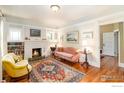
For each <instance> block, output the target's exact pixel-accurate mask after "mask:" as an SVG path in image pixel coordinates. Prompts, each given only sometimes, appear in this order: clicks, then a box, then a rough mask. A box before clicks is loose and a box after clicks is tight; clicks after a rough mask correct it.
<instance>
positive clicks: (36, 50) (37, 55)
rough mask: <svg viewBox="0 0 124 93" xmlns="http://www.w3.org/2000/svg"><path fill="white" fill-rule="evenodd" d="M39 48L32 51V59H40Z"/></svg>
mask: <svg viewBox="0 0 124 93" xmlns="http://www.w3.org/2000/svg"><path fill="white" fill-rule="evenodd" d="M41 51H42V49H41V48H34V49H32V57H40V56H41Z"/></svg>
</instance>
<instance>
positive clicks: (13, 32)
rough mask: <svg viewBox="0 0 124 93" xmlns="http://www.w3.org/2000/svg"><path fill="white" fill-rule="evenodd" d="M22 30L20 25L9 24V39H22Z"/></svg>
mask: <svg viewBox="0 0 124 93" xmlns="http://www.w3.org/2000/svg"><path fill="white" fill-rule="evenodd" d="M21 31H22V27H20V26H9V41H21Z"/></svg>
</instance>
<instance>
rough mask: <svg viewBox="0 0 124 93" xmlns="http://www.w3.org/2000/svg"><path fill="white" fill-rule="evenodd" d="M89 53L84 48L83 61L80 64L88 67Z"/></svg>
mask: <svg viewBox="0 0 124 93" xmlns="http://www.w3.org/2000/svg"><path fill="white" fill-rule="evenodd" d="M89 54H91V53H90V52H87V51H86V50H84V55H85V61H84V62H83V63H82V64H81V66H85V67H86V68H88V67H89V62H88V55H89Z"/></svg>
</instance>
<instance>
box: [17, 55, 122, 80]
mask: <svg viewBox="0 0 124 93" xmlns="http://www.w3.org/2000/svg"><path fill="white" fill-rule="evenodd" d="M61 62H63V63H65V64H67V65H70V66H71V67H74V68H76V69H78V70H79V71H81V72H83V73H85V74H86V76H85V77H84V78H83V79H82V80H81V82H124V68H121V67H118V63H117V58H114V57H108V56H105V57H104V58H102V60H101V67H100V68H96V67H93V66H89V67H88V68H85V67H83V66H81V65H80V64H79V63H71V62H68V61H65V60H61ZM18 82H28V81H27V79H23V80H20V81H18Z"/></svg>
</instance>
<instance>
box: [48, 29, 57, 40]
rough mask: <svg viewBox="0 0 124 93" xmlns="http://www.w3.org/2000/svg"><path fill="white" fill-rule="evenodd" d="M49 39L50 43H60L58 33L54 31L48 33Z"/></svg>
mask: <svg viewBox="0 0 124 93" xmlns="http://www.w3.org/2000/svg"><path fill="white" fill-rule="evenodd" d="M47 38H48V40H49V41H50V42H57V41H58V33H57V32H54V31H47Z"/></svg>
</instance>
